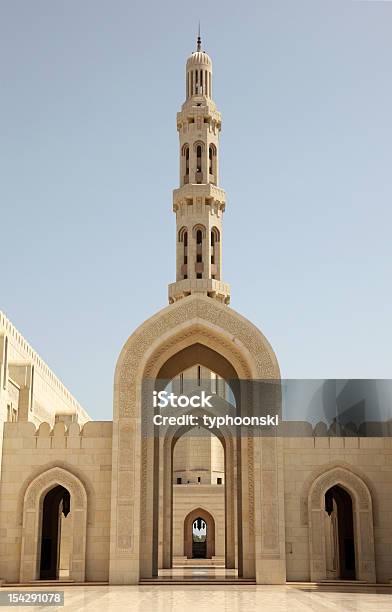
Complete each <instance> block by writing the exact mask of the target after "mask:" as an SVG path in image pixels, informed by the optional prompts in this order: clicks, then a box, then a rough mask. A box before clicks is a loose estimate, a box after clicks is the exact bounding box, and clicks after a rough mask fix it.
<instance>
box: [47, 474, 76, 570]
mask: <svg viewBox="0 0 392 612" xmlns="http://www.w3.org/2000/svg"><path fill="white" fill-rule="evenodd" d="M70 510H71V497H70V494H69V491H68V490H67V489H66V488H65V487H63V486H62V485H57V486H55V487H54V488H53V489H51V490H50V491H48V493H46V495H45V497H44V500H43V506H42V527H41V554H40V571H39V577H40V579H41V580H57V579H58V578H60V577H63V578H65V577H69V557H70V535H71V534H70V533H69V532H70V529H69V527H70V521H71V520H72V519H71V516H69V514H70ZM61 561H62V563H61Z"/></svg>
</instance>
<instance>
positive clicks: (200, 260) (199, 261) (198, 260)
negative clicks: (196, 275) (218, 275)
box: [196, 253, 202, 263]
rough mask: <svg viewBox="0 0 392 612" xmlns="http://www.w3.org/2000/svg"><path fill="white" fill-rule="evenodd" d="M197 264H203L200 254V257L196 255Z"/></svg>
mask: <svg viewBox="0 0 392 612" xmlns="http://www.w3.org/2000/svg"><path fill="white" fill-rule="evenodd" d="M196 262H197V263H202V259H201V254H200V253H199V254H198V255H196Z"/></svg>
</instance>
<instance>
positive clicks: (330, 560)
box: [325, 484, 355, 580]
mask: <svg viewBox="0 0 392 612" xmlns="http://www.w3.org/2000/svg"><path fill="white" fill-rule="evenodd" d="M325 512H326V517H325V520H326V529H325V536H326V542H325V549H326V563H327V578H331V579H341V580H355V543H354V519H353V502H352V499H351V495H350V494H349V493H348V492H347V491H346V490H345V489H344V488H343V487H341V486H340V485H338V484H336V485H334V486H333V487H331V488H330V489H328V490H327V491H326V493H325Z"/></svg>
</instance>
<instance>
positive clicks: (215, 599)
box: [2, 585, 392, 612]
mask: <svg viewBox="0 0 392 612" xmlns="http://www.w3.org/2000/svg"><path fill="white" fill-rule="evenodd" d="M5 590H6V589H2V591H5ZM7 590H8V589H7ZM15 590H18V591H22V590H24V591H26V590H29V589H16V588H15ZM35 590H38V589H35ZM40 590H41V589H40ZM62 590H64V592H65V606H64V607H50V608H46V610H59V611H61V610H63V611H65V610H72V611H76V610H103V611H105V612H111V611H112V610H132V611H133V612H193V611H195V612H201V611H203V610H211V611H212V612H223V611H225V612H226V611H235V612H237V611H238V612H243V611H246V612H256V610H257V612H261V611H262V610H265V611H268V612H274V611H276V612H280V611H281V610H284V611H286V610H287V611H288V612H296V611H297V610H298V611H299V610H301V612H306V611H310V610H315V611H316V612H324V611H325V612H327V611H328V612H340V611H344V612H351V611H355V612H362V611H365V610H366V612H376V611H377V612H384V611H385V612H387V611H388V612H390V611H391V610H392V590H391V589H388V588H382V587H380V588H377V589H373V588H369V589H366V588H363V589H361V590H358V589H357V588H355V589H351V591H350V590H344V591H341V592H336V591H335V592H333V591H329V592H326V591H322V592H321V591H318V590H315V589H304V588H296V587H293V586H238V587H236V586H227V587H225V586H218V585H215V586H214V585H211V586H209V585H208V586H205V585H199V586H198V585H195V586H184V587H181V586H180V587H179V586H176V587H171V586H159V587H155V586H154V587H147V586H138V587H129V586H124V587H116V586H111V587H109V586H86V587H83V586H80V587H75V586H74V587H63V589H62ZM3 609H11V608H8V607H7V608H3ZM12 609H13V610H26V608H22V607H13V608H12ZM34 609H35V610H37V609H39V610H44V607H35V608H34Z"/></svg>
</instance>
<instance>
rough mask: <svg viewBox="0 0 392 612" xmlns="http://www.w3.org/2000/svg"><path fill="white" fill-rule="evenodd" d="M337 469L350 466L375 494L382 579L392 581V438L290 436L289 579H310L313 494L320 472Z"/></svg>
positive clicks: (287, 455)
mask: <svg viewBox="0 0 392 612" xmlns="http://www.w3.org/2000/svg"><path fill="white" fill-rule="evenodd" d="M337 467H342V468H344V471H346V473H347V474H348V475H350V474H354V475H355V476H358V478H359V479H360V480H361V481H363V482H364V484H365V485H366V487H367V489H368V490H369V492H370V495H371V498H372V509H373V525H374V549H375V561H376V577H377V582H389V581H390V580H391V579H392V511H391V508H392V439H391V438H382V437H379V438H358V437H345V438H343V437H342V438H339V437H334V438H333V437H326V438H324V437H320V438H317V437H316V438H313V437H311V438H309V437H306V438H303V437H298V438H284V491H285V493H284V497H285V525H286V562H287V579H288V580H304V581H307V580H310V574H311V572H310V547H309V528H310V527H309V519H308V497H309V492H310V489H311V486H312V483H313V482H314V481H315V479H316V478H317V477H318V476H319V475H321V474H323V473H325V472H327V471H328V470H329V469H333V468H337ZM342 484H343V486H344V485H345V483H342ZM349 492H350V493H351V491H349ZM357 528H358V526H357ZM366 537H368V536H366ZM356 562H357V564H358V559H356Z"/></svg>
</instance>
